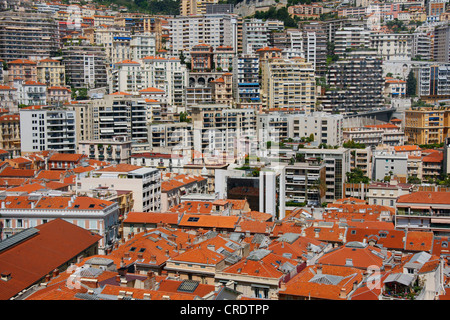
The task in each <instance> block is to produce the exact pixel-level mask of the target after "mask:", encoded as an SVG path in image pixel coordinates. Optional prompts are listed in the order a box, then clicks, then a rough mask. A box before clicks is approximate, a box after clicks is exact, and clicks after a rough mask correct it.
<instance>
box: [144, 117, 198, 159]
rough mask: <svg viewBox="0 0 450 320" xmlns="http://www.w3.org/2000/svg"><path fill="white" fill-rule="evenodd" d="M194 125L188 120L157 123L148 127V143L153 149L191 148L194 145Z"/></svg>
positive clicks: (180, 149)
mask: <svg viewBox="0 0 450 320" xmlns="http://www.w3.org/2000/svg"><path fill="white" fill-rule="evenodd" d="M192 130H193V125H192V124H191V123H187V122H175V123H155V124H151V125H150V126H149V129H148V144H149V147H150V149H151V150H155V149H157V148H161V149H162V148H167V150H173V152H174V151H175V150H179V151H183V150H184V149H188V148H189V149H190V148H191V147H192V134H193V131H192Z"/></svg>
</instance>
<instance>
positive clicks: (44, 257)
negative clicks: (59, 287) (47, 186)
mask: <svg viewBox="0 0 450 320" xmlns="http://www.w3.org/2000/svg"><path fill="white" fill-rule="evenodd" d="M35 229H37V230H38V232H37V234H36V235H34V236H32V237H30V238H28V239H27V240H25V241H22V242H20V243H19V244H16V245H15V246H12V247H10V248H8V249H6V250H3V251H2V252H0V266H1V269H2V272H5V271H8V272H10V273H11V280H9V281H7V282H5V281H1V282H0V299H1V300H7V299H9V298H11V297H12V296H14V295H16V294H17V293H19V292H20V291H22V290H23V289H26V288H28V287H30V286H31V285H33V284H34V283H36V282H37V281H39V280H40V279H41V278H43V277H45V276H46V275H47V274H49V273H51V272H52V271H53V270H54V269H55V268H58V267H60V266H61V265H64V264H65V263H66V262H68V261H70V260H71V259H73V257H76V256H77V255H78V254H80V253H81V252H84V251H85V250H86V249H87V248H89V247H90V246H92V245H94V244H96V243H97V242H98V241H99V240H100V239H101V236H99V235H93V234H92V233H91V232H90V231H88V230H86V229H83V228H80V227H78V226H76V225H74V224H72V223H69V222H66V221H64V220H62V219H55V220H51V221H49V222H47V223H45V224H42V225H39V226H37V227H35Z"/></svg>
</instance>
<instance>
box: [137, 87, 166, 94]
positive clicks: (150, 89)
mask: <svg viewBox="0 0 450 320" xmlns="http://www.w3.org/2000/svg"><path fill="white" fill-rule="evenodd" d="M139 92H142V93H147V92H148V93H151V92H152V93H163V92H165V91H164V90H162V89H158V88H153V87H148V88H146V89H142V90H139Z"/></svg>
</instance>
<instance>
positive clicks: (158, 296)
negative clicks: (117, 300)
mask: <svg viewBox="0 0 450 320" xmlns="http://www.w3.org/2000/svg"><path fill="white" fill-rule="evenodd" d="M125 289H126V291H128V292H132V293H133V298H135V299H144V293H148V294H150V297H151V298H150V299H151V300H165V299H167V297H168V298H169V299H170V300H194V298H195V297H196V296H194V295H192V294H186V293H180V292H176V293H175V292H167V291H161V290H146V289H136V288H129V287H127V288H125ZM121 291H124V288H123V287H120V286H114V285H109V284H108V285H105V287H104V288H103V290H102V294H107V295H115V296H119V295H120V294H121Z"/></svg>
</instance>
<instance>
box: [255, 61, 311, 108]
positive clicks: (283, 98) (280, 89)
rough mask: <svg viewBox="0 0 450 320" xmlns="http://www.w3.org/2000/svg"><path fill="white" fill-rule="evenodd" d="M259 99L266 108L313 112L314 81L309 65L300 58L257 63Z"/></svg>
mask: <svg viewBox="0 0 450 320" xmlns="http://www.w3.org/2000/svg"><path fill="white" fill-rule="evenodd" d="M261 73H262V81H261V96H262V101H263V104H265V105H266V106H267V107H268V108H269V109H272V108H291V109H293V110H297V111H305V112H313V111H314V110H315V103H316V94H315V89H316V81H315V74H314V68H313V66H312V64H311V63H307V62H305V60H304V59H302V58H295V59H268V60H265V61H264V62H262V63H261Z"/></svg>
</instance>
